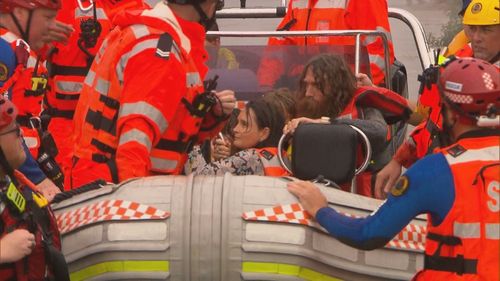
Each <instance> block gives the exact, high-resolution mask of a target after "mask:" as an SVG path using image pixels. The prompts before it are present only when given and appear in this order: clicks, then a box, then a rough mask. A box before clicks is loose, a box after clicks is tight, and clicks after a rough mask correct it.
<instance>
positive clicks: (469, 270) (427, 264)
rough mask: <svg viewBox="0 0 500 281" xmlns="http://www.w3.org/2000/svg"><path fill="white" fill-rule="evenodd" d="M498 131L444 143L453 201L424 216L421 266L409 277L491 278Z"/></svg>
mask: <svg viewBox="0 0 500 281" xmlns="http://www.w3.org/2000/svg"><path fill="white" fill-rule="evenodd" d="M499 146H500V137H499V136H498V133H497V134H496V135H494V136H491V135H490V136H483V137H475V138H465V139H462V140H459V141H458V142H457V143H456V144H454V145H452V146H450V147H447V148H444V149H442V150H441V153H443V154H444V156H445V157H446V160H447V161H448V164H449V166H450V169H451V173H452V175H453V182H454V186H455V202H454V204H453V206H452V208H451V210H450V211H449V212H448V214H447V216H446V217H445V218H444V220H443V221H442V222H441V223H440V224H439V225H436V226H434V225H433V224H432V220H431V218H429V219H428V221H429V222H428V226H427V231H428V232H427V239H426V246H425V259H424V269H423V271H422V272H420V273H419V274H418V275H417V276H416V277H415V280H450V281H452V280H464V281H466V280H497V278H498V276H500V272H499V266H498V265H499V264H500V255H499V253H500V231H499V229H500V193H499V186H500V182H499V175H500V160H499V159H500V156H499V154H498V153H499V150H498V148H499Z"/></svg>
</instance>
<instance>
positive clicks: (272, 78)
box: [258, 0, 394, 87]
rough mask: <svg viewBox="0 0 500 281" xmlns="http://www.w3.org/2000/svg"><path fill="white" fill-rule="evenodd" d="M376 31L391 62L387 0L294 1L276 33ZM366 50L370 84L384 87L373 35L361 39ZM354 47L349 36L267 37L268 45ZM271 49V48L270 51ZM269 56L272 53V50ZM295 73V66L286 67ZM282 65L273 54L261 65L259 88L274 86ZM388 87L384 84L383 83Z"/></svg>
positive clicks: (381, 55) (377, 42) (378, 46)
mask: <svg viewBox="0 0 500 281" xmlns="http://www.w3.org/2000/svg"><path fill="white" fill-rule="evenodd" d="M354 29H358V30H376V31H380V32H383V33H384V34H385V35H386V36H387V39H388V41H389V42H388V43H389V57H390V59H389V61H390V64H392V63H393V62H394V49H393V45H392V40H391V34H390V25H389V16H388V9H387V1H385V0H371V1H361V0H341V1H338V0H335V1H331V0H293V1H290V3H289V5H288V10H287V14H286V15H285V17H284V18H283V20H282V21H281V23H280V24H279V26H278V28H277V30H279V31H283V30H286V31H304V30H354ZM362 43H363V44H364V45H365V46H366V47H367V50H368V53H369V60H370V70H371V74H372V79H373V82H374V83H375V84H377V85H382V84H384V69H385V68H384V66H385V61H384V54H385V52H384V47H383V44H382V39H381V38H380V37H376V36H366V37H362ZM325 44H328V45H354V39H353V38H352V37H339V36H330V37H309V38H304V37H289V38H270V39H269V45H270V46H273V45H325ZM271 50H272V49H271ZM271 53H272V51H271ZM287 68H288V70H289V71H296V70H295V67H287ZM285 71H286V70H285V68H284V66H283V63H282V62H281V61H280V60H279V59H277V57H276V56H275V55H273V54H270V56H269V57H268V58H265V59H264V60H263V61H262V62H261V68H260V69H259V72H258V76H259V82H260V84H261V85H262V86H269V87H271V86H273V85H274V83H275V82H276V81H277V80H278V78H279V77H280V75H281V74H283V73H284V72H285ZM385 84H387V82H385Z"/></svg>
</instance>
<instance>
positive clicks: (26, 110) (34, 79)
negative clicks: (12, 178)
mask: <svg viewBox="0 0 500 281" xmlns="http://www.w3.org/2000/svg"><path fill="white" fill-rule="evenodd" d="M0 40H5V41H6V42H7V43H9V44H10V46H11V47H12V50H13V51H14V53H15V54H17V55H16V56H17V57H16V61H17V64H18V65H19V64H21V65H22V70H21V72H20V75H19V76H17V77H14V76H13V77H11V79H14V78H15V79H16V81H13V84H12V87H11V91H10V92H11V95H12V99H11V100H12V102H13V103H14V104H15V105H16V107H17V109H18V110H19V114H18V119H17V121H18V123H19V125H20V126H21V128H22V130H23V134H24V135H25V136H26V137H27V138H28V139H27V142H26V143H27V144H28V148H29V149H30V152H31V154H32V155H33V157H34V158H35V159H36V157H37V155H38V147H39V146H40V140H39V137H38V133H37V132H36V130H35V129H33V128H32V127H31V125H30V123H29V118H30V117H37V116H40V113H41V111H42V100H43V97H44V95H45V92H46V89H47V69H46V68H45V66H44V64H43V63H42V62H39V61H38V62H37V55H36V54H35V52H34V51H33V50H31V49H30V47H29V46H28V45H27V43H25V42H24V41H23V40H21V39H20V38H19V37H18V36H17V35H15V34H14V33H12V32H10V31H8V30H7V29H5V28H2V27H0ZM18 45H19V47H18ZM23 45H24V50H22V49H23V48H22V46H23ZM16 49H17V51H16ZM23 52H26V53H25V54H22V55H21V54H20V53H23ZM24 56H25V58H24ZM20 59H23V60H24V61H20ZM35 70H36V74H35V73H34V72H35Z"/></svg>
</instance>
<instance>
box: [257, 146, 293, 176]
mask: <svg viewBox="0 0 500 281" xmlns="http://www.w3.org/2000/svg"><path fill="white" fill-rule="evenodd" d="M256 151H257V153H258V155H259V159H260V161H261V162H262V165H264V175H266V176H270V177H283V176H289V175H290V174H289V173H288V172H287V171H286V170H285V168H283V166H281V163H280V161H279V159H278V148H276V147H264V148H257V149H256ZM283 155H285V153H283Z"/></svg>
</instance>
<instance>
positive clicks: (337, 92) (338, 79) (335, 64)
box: [298, 54, 356, 118]
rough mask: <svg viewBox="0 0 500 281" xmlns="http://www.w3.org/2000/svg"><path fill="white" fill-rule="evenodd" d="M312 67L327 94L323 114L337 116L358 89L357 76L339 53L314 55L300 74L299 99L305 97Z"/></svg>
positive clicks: (316, 79) (322, 90) (316, 78)
mask: <svg viewBox="0 0 500 281" xmlns="http://www.w3.org/2000/svg"><path fill="white" fill-rule="evenodd" d="M309 69H311V70H312V72H313V75H314V80H315V81H316V83H317V85H318V88H319V89H320V90H321V92H322V93H323V95H324V96H325V103H324V106H325V107H324V108H325V109H324V110H325V111H326V112H324V113H323V114H322V115H323V116H328V117H330V118H336V117H338V115H339V114H340V113H341V112H342V111H343V110H344V108H345V107H346V106H347V104H348V103H349V101H350V100H351V99H352V97H353V95H354V92H355V91H356V77H355V76H354V73H353V72H352V70H351V68H350V67H349V65H348V64H347V63H346V62H345V60H344V59H343V58H342V57H340V56H337V55H332V54H321V55H318V56H315V57H313V58H312V59H311V60H310V61H309V62H308V63H307V64H306V66H305V67H304V70H303V71H302V74H301V75H300V80H299V83H300V86H299V93H298V99H299V100H301V99H302V98H304V97H305V93H306V85H305V84H304V78H305V76H306V73H307V71H308V70H309Z"/></svg>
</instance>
